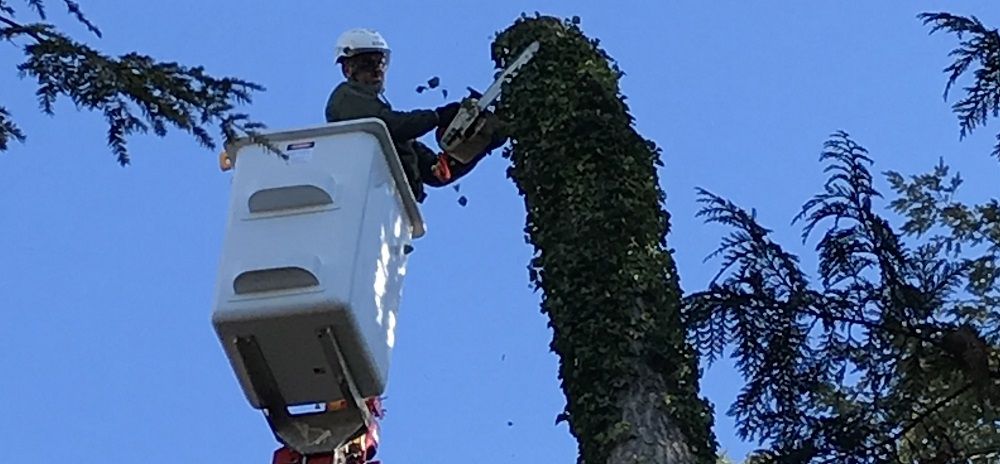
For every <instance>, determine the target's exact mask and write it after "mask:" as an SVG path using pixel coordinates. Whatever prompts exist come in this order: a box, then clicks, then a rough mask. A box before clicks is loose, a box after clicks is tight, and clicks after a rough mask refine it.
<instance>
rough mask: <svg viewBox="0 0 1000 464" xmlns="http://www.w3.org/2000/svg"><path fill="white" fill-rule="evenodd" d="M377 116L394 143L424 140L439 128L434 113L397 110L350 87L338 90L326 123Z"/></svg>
mask: <svg viewBox="0 0 1000 464" xmlns="http://www.w3.org/2000/svg"><path fill="white" fill-rule="evenodd" d="M368 117H375V118H379V119H381V120H382V122H384V123H385V125H386V126H387V127H388V128H389V135H390V136H391V137H392V139H393V140H396V141H404V140H411V139H415V138H417V137H420V136H422V135H424V134H426V133H428V132H430V131H431V130H434V129H435V128H436V127H437V126H438V115H437V112H435V111H434V110H413V111H393V110H391V109H389V108H388V107H386V105H384V104H383V103H382V102H380V101H379V100H378V97H372V96H370V95H365V94H363V93H361V92H358V91H356V90H354V89H351V88H350V87H346V86H345V87H342V88H340V89H337V91H335V92H334V93H333V95H331V96H330V100H329V102H327V105H326V121H327V122H335V121H343V120H346V119H358V118H368Z"/></svg>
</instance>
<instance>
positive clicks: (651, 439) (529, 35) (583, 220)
mask: <svg viewBox="0 0 1000 464" xmlns="http://www.w3.org/2000/svg"><path fill="white" fill-rule="evenodd" d="M578 23H579V21H578V20H577V19H576V18H574V19H573V20H571V21H563V20H559V19H555V18H551V17H543V16H540V15H536V16H535V17H533V18H531V17H527V16H522V17H521V18H520V19H519V20H518V21H516V22H515V23H514V25H512V26H511V27H510V28H508V29H507V30H505V31H503V32H502V33H501V34H499V36H498V37H497V39H496V41H495V42H494V45H493V56H494V60H495V61H496V64H497V66H498V67H504V66H505V65H506V64H507V63H509V62H511V60H513V59H514V58H515V57H516V56H517V55H518V54H519V53H520V52H521V51H522V50H524V49H525V47H526V46H527V45H528V44H530V43H531V42H532V41H535V40H538V41H539V42H540V44H541V47H540V49H539V51H538V53H537V54H536V55H535V57H534V59H533V60H532V61H531V62H530V63H529V64H528V65H527V66H525V67H524V68H522V69H521V71H520V74H519V75H518V77H517V79H515V80H514V81H512V82H511V83H509V84H507V87H506V88H505V90H504V97H503V102H502V104H501V108H499V109H498V114H499V115H500V116H501V117H502V118H503V120H504V123H505V124H506V125H507V129H508V131H509V133H510V136H511V148H510V149H508V150H507V151H506V152H505V156H506V157H509V158H510V160H511V162H512V163H511V167H510V169H509V170H508V176H509V177H510V178H511V179H513V181H514V182H515V183H516V185H517V187H518V189H519V191H520V193H521V194H522V195H523V196H524V200H525V207H526V209H527V226H526V228H525V232H526V233H527V240H528V241H529V243H531V244H533V245H534V247H535V257H534V258H533V260H532V263H531V265H530V266H529V272H530V275H531V278H532V281H533V283H534V284H535V285H536V286H537V287H538V288H540V289H541V290H542V292H543V300H542V311H543V312H544V313H545V314H547V315H548V316H549V318H550V321H551V322H550V326H551V327H552V329H553V341H552V345H551V346H552V349H553V351H554V352H556V353H557V354H558V355H559V357H560V379H561V380H562V388H563V391H564V393H565V394H566V398H567V409H566V413H565V414H564V415H563V416H562V419H565V420H567V421H568V423H569V426H570V430H571V432H572V433H573V435H574V436H575V437H576V438H577V440H578V442H579V450H580V458H579V461H580V462H582V463H585V464H605V463H616V464H623V463H649V464H654V463H655V464H673V463H706V464H708V463H714V462H715V459H716V454H715V453H716V442H715V437H714V435H713V434H712V432H711V412H710V408H709V406H708V404H707V402H705V401H704V400H702V399H701V398H699V396H698V377H699V372H698V364H697V358H696V355H695V353H694V351H693V350H692V349H691V347H690V346H688V344H687V343H686V337H685V329H684V327H683V326H682V323H681V318H680V312H679V310H680V304H681V291H680V288H679V285H678V280H677V272H676V270H675V267H674V262H673V260H672V257H671V253H670V251H669V250H668V249H667V247H666V235H667V232H668V229H669V216H668V214H667V213H666V211H665V210H664V209H663V208H662V202H663V200H664V194H663V192H662V190H661V189H660V187H659V184H658V179H657V173H656V166H662V163H661V162H660V160H659V156H660V153H659V149H658V148H657V147H656V145H655V144H653V143H652V142H649V141H647V140H645V139H644V138H643V137H641V136H640V135H639V134H637V133H636V131H635V130H634V129H633V128H632V126H631V122H632V118H631V116H630V115H629V113H628V107H627V106H626V105H625V103H624V98H622V97H621V96H620V93H619V88H618V80H619V78H620V77H621V72H620V71H619V70H618V68H617V66H614V65H612V63H611V60H610V58H609V57H608V56H607V55H606V54H605V53H604V52H603V51H602V50H601V49H600V48H599V47H598V42H597V41H596V40H591V39H588V38H587V37H585V36H584V34H583V33H582V32H581V31H580V29H579V27H578V25H577V24H578Z"/></svg>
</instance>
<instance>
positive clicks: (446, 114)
mask: <svg viewBox="0 0 1000 464" xmlns="http://www.w3.org/2000/svg"><path fill="white" fill-rule="evenodd" d="M461 107H462V105H461V104H460V103H458V102H451V103H449V104H447V105H444V106H439V107H437V108H434V112H435V113H437V117H438V127H448V124H451V120H452V119H455V115H457V114H458V110H459V108H461Z"/></svg>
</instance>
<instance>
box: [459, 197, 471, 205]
mask: <svg viewBox="0 0 1000 464" xmlns="http://www.w3.org/2000/svg"><path fill="white" fill-rule="evenodd" d="M468 203H469V199H468V198H465V195H462V196H460V197H458V204H460V205H462V206H463V207H464V206H465V205H467V204H468Z"/></svg>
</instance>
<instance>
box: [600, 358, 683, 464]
mask: <svg viewBox="0 0 1000 464" xmlns="http://www.w3.org/2000/svg"><path fill="white" fill-rule="evenodd" d="M664 391H666V385H665V382H664V381H663V378H662V376H660V375H658V374H656V373H655V372H652V371H647V372H646V373H644V374H642V375H641V376H640V378H639V379H638V381H637V382H635V383H634V384H633V385H632V386H631V387H630V388H629V389H628V390H627V393H626V394H625V396H624V397H623V398H622V404H621V409H622V416H623V419H624V420H625V421H626V422H628V423H629V424H632V426H633V427H634V428H635V430H636V432H637V434H636V435H634V436H633V437H631V438H629V439H627V440H625V441H622V442H621V443H619V444H618V445H617V446H615V447H614V448H613V449H612V450H611V454H610V456H608V461H607V462H608V464H611V463H619V464H626V463H629V464H631V463H636V464H638V463H656V464H688V463H693V462H698V460H697V458H696V457H695V455H694V453H692V452H691V450H690V448H688V446H687V440H686V438H685V437H684V434H683V433H682V432H681V430H680V429H679V428H678V427H677V425H676V424H675V423H674V419H673V418H671V417H670V416H669V415H668V413H667V412H666V411H665V410H664V409H663V408H659V407H650V405H656V404H659V403H660V402H662V397H663V392H664Z"/></svg>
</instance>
